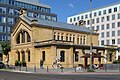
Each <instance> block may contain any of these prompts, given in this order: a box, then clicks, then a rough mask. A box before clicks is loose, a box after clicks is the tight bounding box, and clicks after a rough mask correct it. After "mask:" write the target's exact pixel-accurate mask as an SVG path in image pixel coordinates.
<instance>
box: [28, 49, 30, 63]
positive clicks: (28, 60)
mask: <svg viewBox="0 0 120 80" xmlns="http://www.w3.org/2000/svg"><path fill="white" fill-rule="evenodd" d="M28 62H30V51H29V52H28Z"/></svg>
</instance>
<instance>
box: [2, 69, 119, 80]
mask: <svg viewBox="0 0 120 80" xmlns="http://www.w3.org/2000/svg"><path fill="white" fill-rule="evenodd" d="M0 80H120V74H31V73H17V72H7V71H0Z"/></svg>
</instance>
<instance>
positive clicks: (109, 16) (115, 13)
mask: <svg viewBox="0 0 120 80" xmlns="http://www.w3.org/2000/svg"><path fill="white" fill-rule="evenodd" d="M80 21H84V26H85V27H88V28H90V11H85V12H81V13H79V14H77V15H74V16H70V17H68V18H67V23H70V24H74V25H80ZM92 30H95V31H97V32H98V33H99V40H98V41H99V46H103V45H117V46H118V47H120V2H119V3H114V4H111V5H107V6H103V7H100V8H97V9H93V10H92ZM119 53H120V49H119ZM118 55H119V54H118Z"/></svg>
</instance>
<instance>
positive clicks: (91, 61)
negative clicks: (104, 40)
mask: <svg viewBox="0 0 120 80" xmlns="http://www.w3.org/2000/svg"><path fill="white" fill-rule="evenodd" d="M90 69H92V0H90Z"/></svg>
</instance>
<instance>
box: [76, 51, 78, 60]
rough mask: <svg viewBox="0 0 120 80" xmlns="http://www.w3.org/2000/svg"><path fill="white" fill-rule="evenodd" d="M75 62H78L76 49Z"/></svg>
mask: <svg viewBox="0 0 120 80" xmlns="http://www.w3.org/2000/svg"><path fill="white" fill-rule="evenodd" d="M75 62H78V51H75Z"/></svg>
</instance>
